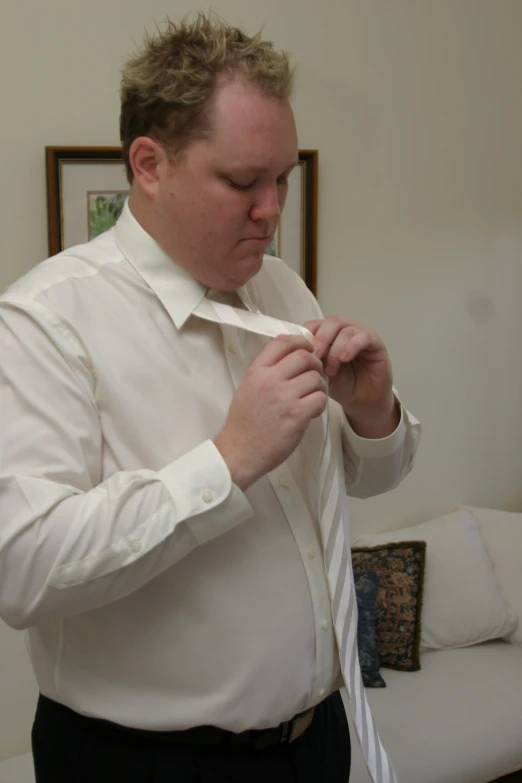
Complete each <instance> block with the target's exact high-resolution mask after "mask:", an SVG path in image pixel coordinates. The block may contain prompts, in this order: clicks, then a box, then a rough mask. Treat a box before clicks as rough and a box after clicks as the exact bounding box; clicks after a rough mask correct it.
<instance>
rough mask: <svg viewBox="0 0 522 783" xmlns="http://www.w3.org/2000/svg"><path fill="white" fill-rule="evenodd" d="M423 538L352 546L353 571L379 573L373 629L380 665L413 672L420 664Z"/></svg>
mask: <svg viewBox="0 0 522 783" xmlns="http://www.w3.org/2000/svg"><path fill="white" fill-rule="evenodd" d="M425 550H426V544H425V543H424V542H423V541H413V542H408V541H401V542H399V543H396V544H395V543H394V544H381V545H380V546H377V547H365V548H360V547H355V548H353V549H352V564H353V569H354V571H365V572H377V573H378V574H379V576H380V581H379V587H378V590H377V603H376V606H375V631H376V637H377V650H378V652H379V658H380V661H381V666H387V667H388V668H391V669H401V670H403V671H416V670H417V669H418V668H419V666H420V663H419V641H420V618H421V604H422V585H423V581H424V558H425Z"/></svg>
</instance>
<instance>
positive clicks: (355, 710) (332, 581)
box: [193, 298, 397, 783]
mask: <svg viewBox="0 0 522 783" xmlns="http://www.w3.org/2000/svg"><path fill="white" fill-rule="evenodd" d="M193 314H194V315H195V316H197V317H199V318H203V319H204V320H207V321H213V322H214V323H218V324H223V325H227V326H235V327H236V328H237V329H244V330H245V331H248V332H254V333H255V334H260V335H263V336H265V337H277V336H278V335H280V334H296V335H297V334H299V335H303V336H304V337H307V338H308V339H310V338H311V337H312V334H311V332H309V331H308V329H305V328H304V327H302V326H298V325H297V324H292V323H289V322H288V321H280V320H278V319H277V318H272V317H270V316H267V315H263V314H262V313H259V312H257V313H253V312H251V311H249V310H240V309H239V308H236V307H231V306H230V305H227V304H222V303H220V302H213V301H211V300H210V299H206V298H205V299H203V300H202V301H201V302H200V304H199V305H198V306H197V308H196V309H195V310H194V313H193ZM321 421H322V424H323V444H322V450H321V456H320V459H319V474H318V475H319V526H320V530H321V539H322V543H323V552H324V565H325V572H326V578H327V582H328V589H329V592H330V600H331V606H332V618H333V624H334V629H335V636H336V639H337V647H338V650H339V660H340V665H341V671H342V673H343V678H344V683H345V685H346V690H347V691H348V694H349V697H350V698H349V702H348V705H349V709H350V712H351V713H352V717H353V722H354V726H355V730H356V732H357V736H358V738H359V742H360V744H361V748H362V751H363V755H364V760H365V762H366V766H367V768H368V771H369V773H370V776H371V778H372V780H373V783H397V778H396V775H395V771H394V769H393V767H392V764H391V761H390V759H389V757H388V754H387V753H386V751H385V749H384V746H383V744H382V742H381V740H380V737H379V735H378V733H377V729H376V727H375V723H374V721H373V717H372V713H371V710H370V705H369V704H368V700H367V698H366V691H365V689H364V685H363V681H362V676H361V669H360V665H359V654H358V651H357V605H356V600H355V587H354V582H353V571H352V559H351V556H350V546H349V541H346V538H345V532H344V526H343V513H342V501H341V497H342V493H343V492H344V491H345V489H344V478H343V477H342V476H341V475H340V471H339V469H338V467H337V465H336V461H335V458H334V454H333V452H332V443H331V438H330V429H329V422H328V408H326V409H325V411H324V413H323V414H322V416H321Z"/></svg>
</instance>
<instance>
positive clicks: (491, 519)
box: [469, 506, 522, 645]
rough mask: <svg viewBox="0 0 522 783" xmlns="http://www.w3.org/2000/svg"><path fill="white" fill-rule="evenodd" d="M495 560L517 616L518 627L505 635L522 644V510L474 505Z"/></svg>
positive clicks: (508, 600) (515, 642)
mask: <svg viewBox="0 0 522 783" xmlns="http://www.w3.org/2000/svg"><path fill="white" fill-rule="evenodd" d="M469 510H470V511H471V513H472V514H473V516H474V517H475V519H476V520H477V523H478V525H479V527H480V532H481V533H482V539H483V541H484V544H485V546H486V549H487V552H488V555H489V557H490V559H491V562H492V563H493V569H494V571H495V574H496V577H497V579H498V583H499V585H500V589H501V590H502V594H503V595H504V598H505V599H506V601H507V602H508V604H509V606H510V607H511V609H512V610H513V612H514V614H515V615H516V616H517V626H516V628H515V629H514V630H513V631H512V632H511V633H509V634H507V636H506V637H505V638H506V639H508V641H510V642H512V643H513V644H520V645H522V556H521V553H522V514H516V513H513V512H509V511H496V510H494V509H489V508H476V507H474V506H470V507H469Z"/></svg>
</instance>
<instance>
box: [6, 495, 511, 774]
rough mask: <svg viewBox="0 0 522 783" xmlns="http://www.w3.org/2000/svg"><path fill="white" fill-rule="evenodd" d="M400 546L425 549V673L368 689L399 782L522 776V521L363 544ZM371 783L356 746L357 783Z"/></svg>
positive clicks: (468, 514) (367, 539) (485, 522)
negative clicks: (413, 543) (416, 544)
mask: <svg viewBox="0 0 522 783" xmlns="http://www.w3.org/2000/svg"><path fill="white" fill-rule="evenodd" d="M401 539H402V540H415V539H417V540H418V539H422V540H425V541H426V573H425V580H424V599H423V612H422V622H423V628H422V636H421V670H420V671H418V672H398V671H392V670H390V669H382V672H381V673H382V675H383V677H384V679H385V680H386V683H387V687H386V688H378V689H371V688H368V689H367V693H368V698H369V701H370V704H371V706H372V709H373V712H374V715H375V719H376V722H377V725H378V728H379V731H380V733H381V736H382V739H383V741H384V743H385V745H386V748H387V749H388V751H389V753H390V756H391V758H392V760H393V763H394V766H395V768H396V771H397V773H398V777H399V783H487V782H489V781H493V780H497V779H498V778H500V777H502V776H503V775H507V774H509V773H511V772H513V771H515V770H519V769H521V770H522V622H521V621H520V618H521V617H522V514H510V513H507V512H501V511H492V510H488V509H477V508H464V509H458V510H456V511H455V512H452V513H451V514H448V515H446V516H444V517H441V518H439V519H437V520H432V521H430V522H428V523H424V524H423V525H416V526H414V527H411V528H407V529H403V530H400V531H392V532H390V533H384V534H379V535H364V536H359V538H358V539H357V540H356V542H355V543H356V545H357V546H375V545H378V544H380V543H383V542H385V541H392V540H401ZM499 637H504V638H505V640H502V639H501V638H499ZM352 736H353V737H354V738H355V732H354V729H353V727H352ZM520 780H521V781H522V773H521V777H520ZM369 781H370V778H369V776H368V773H367V772H366V769H365V766H364V762H363V760H362V755H361V752H360V749H359V746H358V744H357V742H356V741H355V739H354V741H353V742H352V775H351V778H350V783H369ZM0 783H34V773H33V769H32V760H31V756H30V754H27V755H21V756H17V757H15V758H12V759H7V760H5V761H0ZM318 783H319V782H318Z"/></svg>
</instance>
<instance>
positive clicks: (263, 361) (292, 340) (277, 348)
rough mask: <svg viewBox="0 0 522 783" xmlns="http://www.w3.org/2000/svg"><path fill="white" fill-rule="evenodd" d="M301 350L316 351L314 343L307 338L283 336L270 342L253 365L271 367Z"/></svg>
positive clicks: (291, 335) (293, 335) (292, 335)
mask: <svg viewBox="0 0 522 783" xmlns="http://www.w3.org/2000/svg"><path fill="white" fill-rule="evenodd" d="M301 349H303V350H305V351H309V352H310V353H312V352H313V350H314V348H313V345H312V343H311V342H310V340H307V339H306V337H302V336H301V335H295V334H281V335H279V336H278V337H274V339H273V340H270V342H269V343H268V345H267V346H265V347H264V348H263V350H262V351H261V353H260V354H259V356H257V358H256V359H255V360H254V362H253V364H255V365H262V366H264V367H271V366H272V365H273V364H277V362H279V361H281V359H284V357H285V356H288V354H290V353H294V351H298V350H301Z"/></svg>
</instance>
